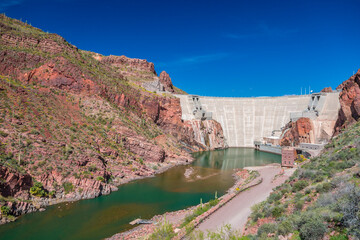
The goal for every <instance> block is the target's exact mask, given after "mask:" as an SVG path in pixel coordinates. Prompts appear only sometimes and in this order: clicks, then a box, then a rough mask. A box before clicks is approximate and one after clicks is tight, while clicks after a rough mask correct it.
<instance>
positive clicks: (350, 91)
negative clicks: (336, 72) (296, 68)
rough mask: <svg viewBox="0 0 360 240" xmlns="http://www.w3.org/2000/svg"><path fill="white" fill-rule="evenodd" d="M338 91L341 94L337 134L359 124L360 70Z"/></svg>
mask: <svg viewBox="0 0 360 240" xmlns="http://www.w3.org/2000/svg"><path fill="white" fill-rule="evenodd" d="M336 89H338V90H341V93H340V105H341V108H340V111H339V117H338V120H337V122H336V125H335V132H336V133H338V132H340V131H341V129H343V128H345V127H347V126H349V125H351V124H353V123H355V122H357V121H358V120H359V117H360V69H359V70H358V72H357V73H356V74H355V75H353V76H351V77H350V78H349V79H348V80H346V81H345V82H343V83H342V84H340V85H339V86H338V87H337V88H336Z"/></svg>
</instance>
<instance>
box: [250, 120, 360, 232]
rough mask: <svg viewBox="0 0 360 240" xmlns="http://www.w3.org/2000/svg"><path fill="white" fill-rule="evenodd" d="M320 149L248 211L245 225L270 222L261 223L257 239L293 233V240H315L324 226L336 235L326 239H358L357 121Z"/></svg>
mask: <svg viewBox="0 0 360 240" xmlns="http://www.w3.org/2000/svg"><path fill="white" fill-rule="evenodd" d="M326 149H327V151H326V152H325V153H323V154H322V155H320V156H319V157H316V158H313V159H311V160H310V161H309V162H307V163H305V164H304V165H303V166H302V167H301V168H300V169H298V170H297V171H296V172H295V173H294V175H293V176H292V177H291V178H290V179H289V181H287V182H286V183H284V184H283V185H281V186H279V187H277V188H276V189H275V191H274V193H272V194H271V195H270V197H269V198H268V199H267V200H266V201H264V202H262V203H259V204H257V205H255V206H253V207H252V210H253V211H252V214H251V222H250V223H249V224H250V225H251V224H253V223H255V222H257V221H258V220H259V219H260V218H267V217H274V218H275V219H276V221H275V222H273V223H269V224H263V225H262V226H261V227H260V228H259V229H258V234H257V238H259V239H261V238H264V237H265V236H267V234H273V235H274V236H275V237H276V236H278V235H283V236H286V235H288V234H289V233H296V234H295V235H294V236H293V238H296V236H297V237H298V238H299V239H321V238H322V237H323V236H324V235H325V234H329V233H330V232H329V230H328V226H333V227H332V228H331V230H332V231H335V232H337V233H338V234H337V235H335V236H332V237H331V239H347V238H348V236H353V237H355V238H360V230H359V229H360V218H359V216H360V187H359V185H360V181H359V178H357V177H356V176H357V173H358V172H359V169H360V167H359V164H360V123H357V124H355V125H354V126H352V127H350V128H349V129H348V130H346V131H345V132H344V133H342V134H340V135H339V136H337V137H336V138H334V139H333V140H332V141H331V142H330V143H329V144H328V145H327V146H326ZM289 190H291V191H289ZM318 195H319V196H318ZM305 205H308V206H307V207H306V208H305ZM285 213H286V214H285Z"/></svg>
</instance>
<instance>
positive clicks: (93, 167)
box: [88, 165, 97, 172]
mask: <svg viewBox="0 0 360 240" xmlns="http://www.w3.org/2000/svg"><path fill="white" fill-rule="evenodd" d="M88 170H89V172H96V171H97V167H96V166H95V165H91V166H89V167H88Z"/></svg>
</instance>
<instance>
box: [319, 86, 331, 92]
mask: <svg viewBox="0 0 360 240" xmlns="http://www.w3.org/2000/svg"><path fill="white" fill-rule="evenodd" d="M332 91H333V90H332V88H331V87H326V88H324V89H322V90H321V91H320V92H323V93H331V92H332Z"/></svg>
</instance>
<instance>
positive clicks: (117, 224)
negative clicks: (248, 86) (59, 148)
mask: <svg viewBox="0 0 360 240" xmlns="http://www.w3.org/2000/svg"><path fill="white" fill-rule="evenodd" d="M193 156H194V158H195V159H196V160H195V161H194V162H193V163H192V164H190V165H187V166H177V167H174V168H171V169H169V170H168V171H166V172H164V173H162V174H159V175H156V176H155V177H152V178H145V179H141V180H136V181H133V182H131V183H127V184H124V185H121V186H119V190H118V191H116V192H113V193H111V194H110V195H107V196H101V197H98V198H95V199H89V200H81V201H77V202H72V203H61V204H58V205H53V206H49V207H47V209H46V211H44V212H35V213H30V214H26V215H24V216H21V217H20V218H19V219H18V220H17V221H15V222H12V223H8V224H5V225H1V226H0V239H7V240H11V239H34V240H35V239H36V240H42V239H54V240H55V239H87V240H91V239H103V238H106V237H110V236H112V235H114V234H115V233H118V232H122V231H125V230H128V229H130V228H131V227H132V226H131V225H129V222H130V221H132V220H134V219H136V218H144V219H148V218H151V217H153V216H154V215H158V214H163V213H165V212H169V211H175V210H180V209H183V208H186V207H189V206H192V205H197V204H198V203H199V202H200V198H201V199H202V200H203V202H207V201H208V200H210V199H212V198H214V194H215V192H216V191H217V193H218V196H221V195H223V194H224V193H225V192H226V190H227V189H229V188H230V187H231V186H232V185H233V184H234V179H233V178H232V173H233V172H234V170H233V169H236V168H243V167H246V166H259V165H265V164H269V163H280V162H281V157H280V156H278V155H275V154H271V153H264V152H259V151H256V150H254V149H250V148H229V149H226V150H216V151H209V152H201V153H193ZM186 170H187V173H191V174H190V176H188V177H185V175H184V173H185V171H186Z"/></svg>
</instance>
